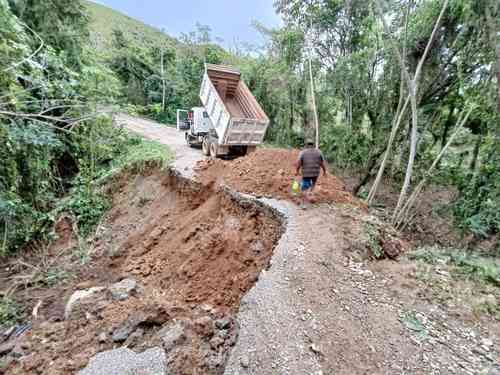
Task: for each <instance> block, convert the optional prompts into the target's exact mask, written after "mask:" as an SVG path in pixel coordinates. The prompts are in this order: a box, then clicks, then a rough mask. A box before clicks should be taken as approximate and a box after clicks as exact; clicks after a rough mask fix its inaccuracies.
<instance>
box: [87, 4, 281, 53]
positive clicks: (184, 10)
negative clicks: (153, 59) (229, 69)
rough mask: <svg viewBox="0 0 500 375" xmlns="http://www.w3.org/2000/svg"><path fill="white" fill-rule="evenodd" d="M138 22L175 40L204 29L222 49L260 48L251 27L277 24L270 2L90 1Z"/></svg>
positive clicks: (258, 40) (260, 41)
mask: <svg viewBox="0 0 500 375" xmlns="http://www.w3.org/2000/svg"><path fill="white" fill-rule="evenodd" d="M94 1H95V2H98V3H100V4H103V5H106V6H108V7H110V8H113V9H116V10H119V11H120V12H122V13H125V14H127V15H128V16H130V17H133V18H136V19H139V20H141V21H142V22H144V23H146V24H148V25H151V26H155V27H157V28H159V29H162V28H163V29H165V31H166V33H167V34H169V35H171V36H174V37H178V36H180V35H181V33H183V32H184V33H188V32H190V31H194V30H195V29H196V23H197V22H199V23H200V24H202V25H208V26H210V28H211V29H212V37H213V38H222V39H223V42H222V45H223V46H224V47H226V48H231V47H234V45H235V42H236V43H238V44H240V43H242V42H243V43H251V44H255V45H260V44H262V43H263V42H264V39H263V37H262V36H261V35H260V34H259V33H258V32H257V31H256V30H255V29H254V28H253V27H252V22H253V21H258V22H260V23H262V24H263V25H264V26H266V27H276V26H279V25H280V24H281V21H280V18H279V16H278V15H277V14H276V13H275V12H274V8H273V0H163V1H162V0H142V1H141V0H94Z"/></svg>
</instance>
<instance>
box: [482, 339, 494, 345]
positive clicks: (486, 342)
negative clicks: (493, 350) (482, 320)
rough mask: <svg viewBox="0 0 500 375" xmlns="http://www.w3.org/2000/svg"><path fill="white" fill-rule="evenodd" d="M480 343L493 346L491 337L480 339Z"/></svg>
mask: <svg viewBox="0 0 500 375" xmlns="http://www.w3.org/2000/svg"><path fill="white" fill-rule="evenodd" d="M481 343H482V344H483V346H487V347H489V346H493V340H491V339H482V340H481Z"/></svg>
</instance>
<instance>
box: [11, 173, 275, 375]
mask: <svg viewBox="0 0 500 375" xmlns="http://www.w3.org/2000/svg"><path fill="white" fill-rule="evenodd" d="M111 190H112V191H114V198H113V209H112V210H111V211H110V212H109V214H108V215H107V219H106V220H105V222H104V224H103V225H102V226H101V228H100V230H99V231H98V235H97V240H96V241H95V243H94V244H93V250H92V256H91V260H90V262H89V263H87V264H85V265H82V266H81V268H80V270H74V271H76V272H77V275H76V276H75V277H74V278H73V280H72V281H71V282H70V283H66V284H65V285H64V286H61V287H59V288H54V289H53V290H52V298H50V299H48V300H44V301H43V303H42V305H41V307H40V308H39V312H38V319H37V320H36V321H35V322H34V326H33V328H32V329H31V330H29V331H28V332H27V333H26V334H25V335H23V336H22V337H21V338H20V339H19V342H18V345H21V348H22V350H23V351H24V352H26V353H29V355H27V356H24V357H23V358H22V359H21V360H20V361H19V362H13V363H12V364H11V365H10V367H9V370H8V371H7V373H8V374H11V373H12V374H21V373H23V374H24V373H44V374H69V373H74V372H75V371H76V370H78V369H80V368H82V367H83V366H85V365H86V363H87V361H88V360H89V358H90V357H91V356H93V355H94V354H96V353H97V352H100V351H103V350H107V349H111V348H113V347H114V346H116V344H117V342H116V341H115V342H113V340H112V339H111V336H113V334H116V332H117V330H119V329H120V328H123V327H126V326H130V327H132V329H131V334H130V335H129V336H128V337H127V338H126V339H125V340H126V341H125V340H124V341H125V342H124V344H125V345H127V346H128V347H130V348H133V349H136V350H138V351H141V350H143V349H145V348H148V347H151V346H154V345H159V344H160V345H161V343H162V339H161V333H159V331H160V330H161V328H162V327H163V328H165V327H167V326H169V325H172V324H175V323H179V322H180V324H181V325H182V329H183V334H182V337H183V340H185V341H186V342H189V345H185V346H181V347H180V349H176V350H175V351H172V352H170V355H169V357H168V361H169V368H170V369H171V370H172V371H174V373H176V374H196V373H198V374H201V373H203V374H216V373H221V372H222V371H223V368H224V364H225V361H226V360H227V355H228V353H229V349H230V347H231V346H232V345H234V343H235V342H236V337H237V334H238V327H237V324H236V322H235V321H234V318H233V315H234V314H235V313H236V312H237V311H238V308H239V301H240V299H241V296H242V295H243V294H244V293H245V292H246V291H247V290H248V289H249V288H250V287H251V286H252V285H253V284H254V283H255V281H256V280H257V278H258V275H259V273H260V271H261V270H262V269H263V268H265V267H267V265H268V263H269V260H270V257H271V254H272V250H273V247H274V245H275V243H276V241H277V240H278V238H279V236H280V234H281V223H280V219H279V218H278V217H277V216H275V214H274V213H273V212H272V211H271V210H269V209H265V208H263V207H260V206H259V205H257V204H255V203H252V202H250V201H247V200H245V199H242V198H238V197H236V196H234V195H231V194H230V193H227V192H223V191H214V190H213V189H211V188H210V187H207V186H201V185H196V184H193V183H191V182H188V181H187V180H184V179H182V178H180V177H176V176H174V175H173V174H169V173H167V172H158V171H152V172H151V173H150V174H148V175H147V176H135V177H134V176H123V177H122V178H121V179H120V180H119V181H117V182H116V183H115V184H114V185H113V187H112V188H111ZM66 237H67V238H71V236H66ZM56 243H57V244H58V246H60V241H57V242H56ZM125 278H132V279H134V280H136V281H137V284H138V287H137V290H135V291H134V293H133V294H132V295H131V296H130V297H129V298H126V299H124V300H119V301H112V300H111V299H110V296H109V295H108V294H106V295H103V296H101V297H99V298H98V299H97V300H94V301H92V303H90V304H86V305H85V306H83V307H81V308H80V309H79V310H77V312H75V313H74V315H72V316H71V318H70V319H69V320H64V317H63V314H64V306H65V303H66V301H67V300H68V299H69V296H70V295H71V293H72V292H73V291H74V290H76V289H88V288H91V287H101V286H108V285H110V284H111V283H115V282H118V281H120V280H123V279H125ZM80 310H81V311H80ZM218 321H222V323H220V324H219V326H220V327H219V328H217V327H216V326H217V322H218ZM39 322H40V323H39ZM221 327H223V328H221Z"/></svg>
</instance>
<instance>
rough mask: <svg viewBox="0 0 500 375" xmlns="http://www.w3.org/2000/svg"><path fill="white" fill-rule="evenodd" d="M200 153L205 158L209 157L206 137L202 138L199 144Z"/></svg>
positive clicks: (208, 145)
mask: <svg viewBox="0 0 500 375" xmlns="http://www.w3.org/2000/svg"><path fill="white" fill-rule="evenodd" d="M201 152H202V153H203V155H205V156H209V155H210V143H209V142H208V139H207V137H203V142H202V143H201Z"/></svg>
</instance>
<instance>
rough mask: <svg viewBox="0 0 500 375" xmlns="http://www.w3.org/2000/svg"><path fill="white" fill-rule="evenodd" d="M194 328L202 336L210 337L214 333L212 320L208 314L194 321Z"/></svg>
mask: <svg viewBox="0 0 500 375" xmlns="http://www.w3.org/2000/svg"><path fill="white" fill-rule="evenodd" d="M194 330H195V331H196V333H197V334H199V335H200V336H202V337H210V336H212V335H213V334H214V322H213V320H212V318H210V317H209V316H202V317H201V318H198V319H196V320H195V321H194Z"/></svg>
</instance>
